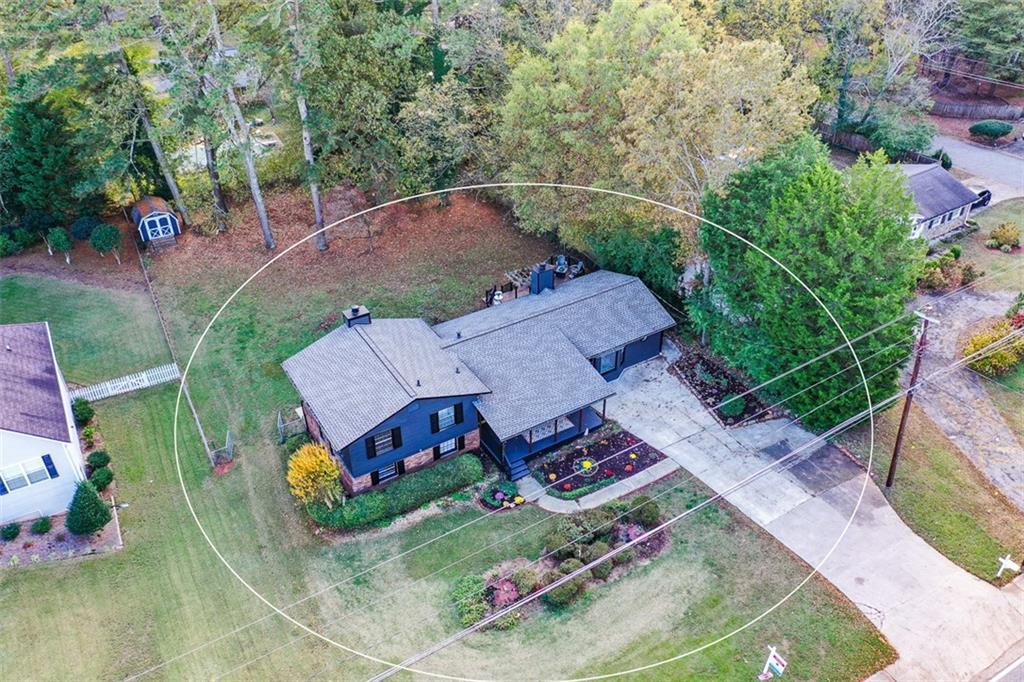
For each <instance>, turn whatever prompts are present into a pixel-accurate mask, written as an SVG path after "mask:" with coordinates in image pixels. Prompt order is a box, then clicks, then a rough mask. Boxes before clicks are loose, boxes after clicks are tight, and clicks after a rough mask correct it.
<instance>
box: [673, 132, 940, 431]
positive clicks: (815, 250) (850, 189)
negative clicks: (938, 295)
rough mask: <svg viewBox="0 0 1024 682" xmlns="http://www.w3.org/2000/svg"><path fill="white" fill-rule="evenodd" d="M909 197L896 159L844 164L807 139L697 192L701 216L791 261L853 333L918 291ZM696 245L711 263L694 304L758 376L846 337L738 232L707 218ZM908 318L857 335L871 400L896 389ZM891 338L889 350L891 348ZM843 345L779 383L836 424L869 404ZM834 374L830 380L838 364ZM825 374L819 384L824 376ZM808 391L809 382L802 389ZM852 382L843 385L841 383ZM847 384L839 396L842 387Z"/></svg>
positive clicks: (714, 335) (713, 333) (734, 357)
mask: <svg viewBox="0 0 1024 682" xmlns="http://www.w3.org/2000/svg"><path fill="white" fill-rule="evenodd" d="M912 210H913V204H912V203H911V200H910V197H909V196H908V195H907V194H906V191H905V189H904V180H903V177H902V175H901V173H900V171H899V169H898V168H895V167H894V166H889V165H886V164H885V162H884V156H882V155H881V154H880V153H879V154H875V155H871V156H869V157H864V158H862V160H861V161H859V162H858V163H857V164H855V165H854V166H853V167H852V168H850V169H849V170H848V171H847V172H845V173H843V172H840V171H838V170H836V169H835V168H834V167H832V166H831V165H830V164H829V160H828V154H827V151H826V149H825V148H824V147H823V146H822V145H821V144H820V143H819V142H817V141H816V140H814V139H812V138H810V137H809V136H807V137H804V138H801V139H800V140H799V141H798V142H796V143H793V144H792V145H789V146H787V147H786V148H785V149H784V150H783V151H781V152H779V153H778V154H776V155H773V156H771V157H768V158H766V159H765V160H763V161H761V162H758V163H756V164H754V165H753V166H751V167H750V168H749V169H747V170H745V171H741V172H739V173H737V174H736V175H735V176H734V177H733V178H732V179H731V180H730V181H729V183H728V184H727V185H726V187H725V188H724V190H723V191H722V192H721V193H720V194H709V195H708V196H707V197H706V198H705V201H704V212H705V216H706V217H707V218H708V219H709V220H711V221H713V222H715V223H717V224H719V225H724V226H727V227H728V228H729V229H731V230H733V231H734V232H736V233H737V234H739V235H741V236H743V237H745V238H747V239H749V240H750V241H752V242H754V243H756V244H757V245H758V246H760V247H761V248H763V249H764V250H765V251H767V252H768V253H770V254H771V255H772V256H773V257H775V258H777V259H778V260H779V262H781V263H783V264H784V265H785V266H786V267H788V268H789V269H791V270H792V271H793V273H795V275H796V276H797V277H799V278H801V279H802V280H803V281H804V282H806V283H807V285H808V286H809V287H810V289H811V290H812V291H813V292H814V293H815V294H816V295H817V296H818V297H819V298H820V299H821V300H822V301H823V302H824V304H825V305H826V306H828V308H829V310H830V311H831V312H832V313H833V314H834V315H835V317H836V319H837V320H838V321H839V324H840V325H842V328H843V330H844V331H845V333H846V335H847V336H848V337H849V338H850V339H851V340H852V339H854V338H856V337H858V336H860V335H861V334H864V333H866V332H869V331H871V330H873V329H875V328H876V327H878V326H879V325H881V324H883V323H886V322H889V321H890V320H892V319H894V318H897V317H900V316H901V315H902V314H903V312H904V305H905V304H906V303H907V301H908V300H909V299H910V298H911V297H912V296H913V293H914V286H915V282H916V279H917V275H918V274H919V272H920V266H921V262H922V256H923V251H924V249H923V246H922V244H921V242H920V241H911V240H910V239H908V236H909V234H910V229H911V225H910V215H911V213H912ZM700 237H701V243H702V246H703V247H704V249H705V250H706V252H707V254H708V257H709V259H710V263H711V266H712V268H713V273H714V274H713V276H712V280H711V283H710V286H707V287H705V288H704V290H703V291H702V293H701V294H699V295H698V296H695V297H694V299H692V300H693V302H694V305H693V307H692V310H691V313H692V315H693V317H694V318H695V320H696V321H697V324H698V326H699V327H701V328H702V329H704V330H706V331H708V332H710V337H711V343H712V347H713V348H714V350H715V351H716V352H718V353H720V354H722V355H723V356H725V357H726V358H727V359H729V360H730V361H731V362H732V363H734V364H736V365H738V366H739V367H741V368H743V369H744V370H745V371H746V372H748V373H749V374H750V375H751V376H752V377H753V379H754V381H756V382H758V383H760V382H763V381H766V380H768V379H770V378H772V377H775V376H777V375H779V374H781V373H782V372H785V371H787V370H789V369H792V368H795V367H797V366H799V365H801V364H803V363H804V362H805V361H807V360H809V359H811V358H813V357H816V356H817V355H819V354H820V353H823V352H825V351H827V350H830V349H832V348H833V347H835V346H837V345H839V344H840V343H842V342H843V337H842V336H841V335H840V333H839V331H838V330H837V329H836V326H835V324H833V322H832V321H831V319H830V318H829V317H828V315H827V314H826V313H825V311H824V310H822V308H821V307H820V306H819V305H818V304H817V303H816V302H815V301H814V299H813V298H812V297H811V296H810V295H809V294H808V292H807V291H806V290H805V289H804V288H803V287H802V286H801V285H800V284H799V283H798V282H797V281H796V280H795V279H794V278H793V277H791V276H790V275H789V274H787V273H786V272H785V271H784V270H783V269H782V268H780V267H779V266H778V265H776V264H775V263H773V262H772V261H770V260H769V259H768V258H766V257H765V256H764V255H762V254H760V253H758V252H756V251H754V250H753V249H750V248H749V247H747V246H746V245H745V244H743V243H742V242H740V241H739V240H738V239H735V238H734V237H732V236H730V235H728V234H726V233H725V232H723V231H721V230H718V229H716V228H714V227H710V226H705V227H702V228H701V231H700ZM911 325H912V319H911V318H910V317H906V318H903V319H902V320H901V321H900V322H898V323H896V324H892V325H890V326H888V327H886V328H885V329H884V330H881V331H878V332H876V333H873V334H871V335H870V336H868V337H866V338H865V339H863V340H861V341H858V342H857V343H856V344H855V349H856V351H857V353H858V355H859V356H860V357H861V358H864V357H867V356H872V355H873V354H875V353H876V352H877V355H874V356H873V357H871V359H870V360H868V361H866V362H865V363H864V373H865V375H866V376H868V377H870V376H871V375H872V374H875V373H878V375H877V376H875V377H874V378H873V379H870V380H869V382H868V383H869V386H870V388H871V395H872V400H878V399H880V398H884V397H886V396H888V395H890V394H891V393H893V392H894V391H896V390H897V384H896V379H897V376H898V374H899V364H900V359H901V358H906V357H907V356H908V351H909V342H910V336H911V333H910V328H911ZM888 346H892V348H889V349H888V350H884V349H885V348H886V347H888ZM852 363H853V357H852V356H851V354H850V352H849V351H840V352H836V353H833V354H831V355H829V356H828V357H826V358H824V359H822V360H820V361H817V362H814V363H812V364H810V365H809V366H808V367H806V368H804V369H802V370H800V371H797V372H794V373H793V374H791V375H789V376H787V377H785V378H783V379H781V380H779V381H776V382H774V383H773V384H772V385H771V388H770V393H771V394H772V397H774V398H775V399H780V398H784V397H788V396H791V395H792V394H794V393H797V392H798V391H803V392H802V393H800V394H799V395H796V396H794V397H792V398H791V399H789V400H788V402H787V404H788V406H789V407H790V409H792V410H793V411H794V412H795V413H796V414H798V415H803V414H804V413H807V412H810V411H811V410H814V411H813V412H812V413H811V414H809V415H808V416H807V417H806V419H805V421H806V423H808V424H809V425H811V426H814V427H825V426H831V425H833V424H835V423H837V422H839V421H841V420H842V419H844V418H846V417H848V416H850V415H852V414H855V413H857V412H859V411H860V410H862V409H863V408H864V407H865V406H866V401H865V394H864V390H863V387H862V386H860V385H859V384H858V382H859V381H860V375H859V373H858V372H857V370H856V368H852V369H849V370H847V371H845V372H843V371H841V370H843V369H844V368H845V367H847V366H848V365H851V364H852ZM837 372H838V373H839V374H838V375H837V376H835V377H833V378H829V377H830V376H831V375H833V374H834V373H837ZM819 381H820V383H817V382H819ZM804 389H806V390H804ZM847 389H850V390H848V391H847ZM844 391H845V393H844Z"/></svg>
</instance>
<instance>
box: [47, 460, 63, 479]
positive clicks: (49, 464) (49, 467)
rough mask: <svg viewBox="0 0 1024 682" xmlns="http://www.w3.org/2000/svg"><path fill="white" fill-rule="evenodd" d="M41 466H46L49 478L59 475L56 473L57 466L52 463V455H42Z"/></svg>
mask: <svg viewBox="0 0 1024 682" xmlns="http://www.w3.org/2000/svg"><path fill="white" fill-rule="evenodd" d="M43 466H44V467H46V473H48V474H49V475H50V478H57V476H59V475H60V474H58V473H57V467H55V466H54V465H53V457H50V456H49V455H43Z"/></svg>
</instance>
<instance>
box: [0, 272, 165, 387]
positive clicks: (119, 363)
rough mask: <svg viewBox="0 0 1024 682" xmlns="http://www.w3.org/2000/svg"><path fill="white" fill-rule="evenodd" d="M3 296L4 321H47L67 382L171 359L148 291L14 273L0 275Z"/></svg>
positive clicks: (0, 312) (118, 373) (101, 378)
mask: <svg viewBox="0 0 1024 682" xmlns="http://www.w3.org/2000/svg"><path fill="white" fill-rule="evenodd" d="M126 267H128V266H126ZM0 300H2V301H3V305H2V306H0V324H10V323H12V322H38V321H49V323H50V334H51V335H52V336H53V343H54V348H55V352H56V354H57V362H58V363H59V364H60V368H61V370H62V371H63V372H64V376H65V378H66V379H67V380H68V381H69V382H72V383H76V384H83V385H88V384H94V383H97V382H100V381H104V380H106V379H113V378H114V377H119V376H122V375H125V374H130V373H131V372H137V371H139V370H142V369H146V368H148V367H153V366H156V365H163V364H166V363H168V362H170V361H171V356H170V354H169V353H168V352H167V345H166V343H165V342H164V339H163V336H162V335H161V332H160V322H159V321H158V320H157V317H156V312H155V311H154V310H153V303H152V301H150V299H149V296H148V295H147V294H146V293H145V292H144V291H137V290H118V289H108V288H105V287H99V286H91V285H87V284H79V283H77V282H66V281H61V280H57V279H53V278H51V277H45V276H38V275H16V276H7V277H2V278H0Z"/></svg>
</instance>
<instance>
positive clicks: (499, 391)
mask: <svg viewBox="0 0 1024 682" xmlns="http://www.w3.org/2000/svg"><path fill="white" fill-rule="evenodd" d="M452 350H453V351H455V353H456V354H457V355H458V356H459V357H460V358H462V360H463V361H464V362H465V363H466V364H467V365H469V366H470V367H471V368H472V369H473V371H474V372H476V374H477V376H479V377H480V379H481V380H483V382H484V383H485V384H487V386H489V387H490V389H491V393H490V394H488V395H485V396H483V397H482V398H480V399H479V400H478V401H477V403H476V408H477V409H478V410H479V411H480V414H482V415H483V417H484V419H486V420H487V423H488V424H489V425H490V427H491V429H492V430H493V431H494V433H495V434H496V435H497V436H498V438H500V439H501V440H503V441H504V440H508V439H509V438H512V437H513V436H516V435H518V434H520V433H523V432H524V431H526V430H528V429H531V428H533V427H535V426H538V425H540V424H542V423H544V422H546V421H550V420H551V419H554V418H555V417H560V416H562V415H564V414H569V413H570V412H574V411H576V410H578V409H580V408H582V407H586V406H587V405H590V404H592V403H596V402H598V401H600V400H602V399H604V398H607V397H609V396H611V395H614V394H615V391H613V390H612V388H611V385H610V384H609V383H608V382H607V381H605V380H604V378H603V377H602V376H601V375H600V374H599V373H598V372H597V370H596V369H594V367H593V365H591V364H590V361H589V360H587V359H586V358H585V357H584V356H583V355H581V354H580V352H579V351H578V350H577V349H576V347H575V346H574V345H573V344H572V343H571V342H570V341H569V339H568V338H566V337H565V335H564V334H562V333H561V332H560V331H558V330H557V329H551V328H550V327H548V326H547V325H545V324H544V323H543V322H542V321H539V320H527V321H525V322H522V323H519V324H516V325H513V326H509V327H504V328H502V329H499V330H497V331H495V332H494V333H491V334H486V335H481V336H477V337H475V338H473V339H470V340H468V341H466V342H465V343H459V344H457V345H455V346H453V347H452Z"/></svg>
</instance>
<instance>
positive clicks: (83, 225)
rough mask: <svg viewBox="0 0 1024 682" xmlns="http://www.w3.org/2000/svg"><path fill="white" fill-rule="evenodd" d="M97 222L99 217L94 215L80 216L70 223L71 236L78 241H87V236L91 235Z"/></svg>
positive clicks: (98, 222)
mask: <svg viewBox="0 0 1024 682" xmlns="http://www.w3.org/2000/svg"><path fill="white" fill-rule="evenodd" d="M99 224H100V219H99V218H97V217H96V216H91V215H86V216H82V217H81V218H79V219H78V220H76V221H75V222H73V223H71V236H72V237H74V238H75V239H77V240H78V241H80V242H85V241H89V237H91V236H92V231H93V230H95V229H96V226H97V225H99Z"/></svg>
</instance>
